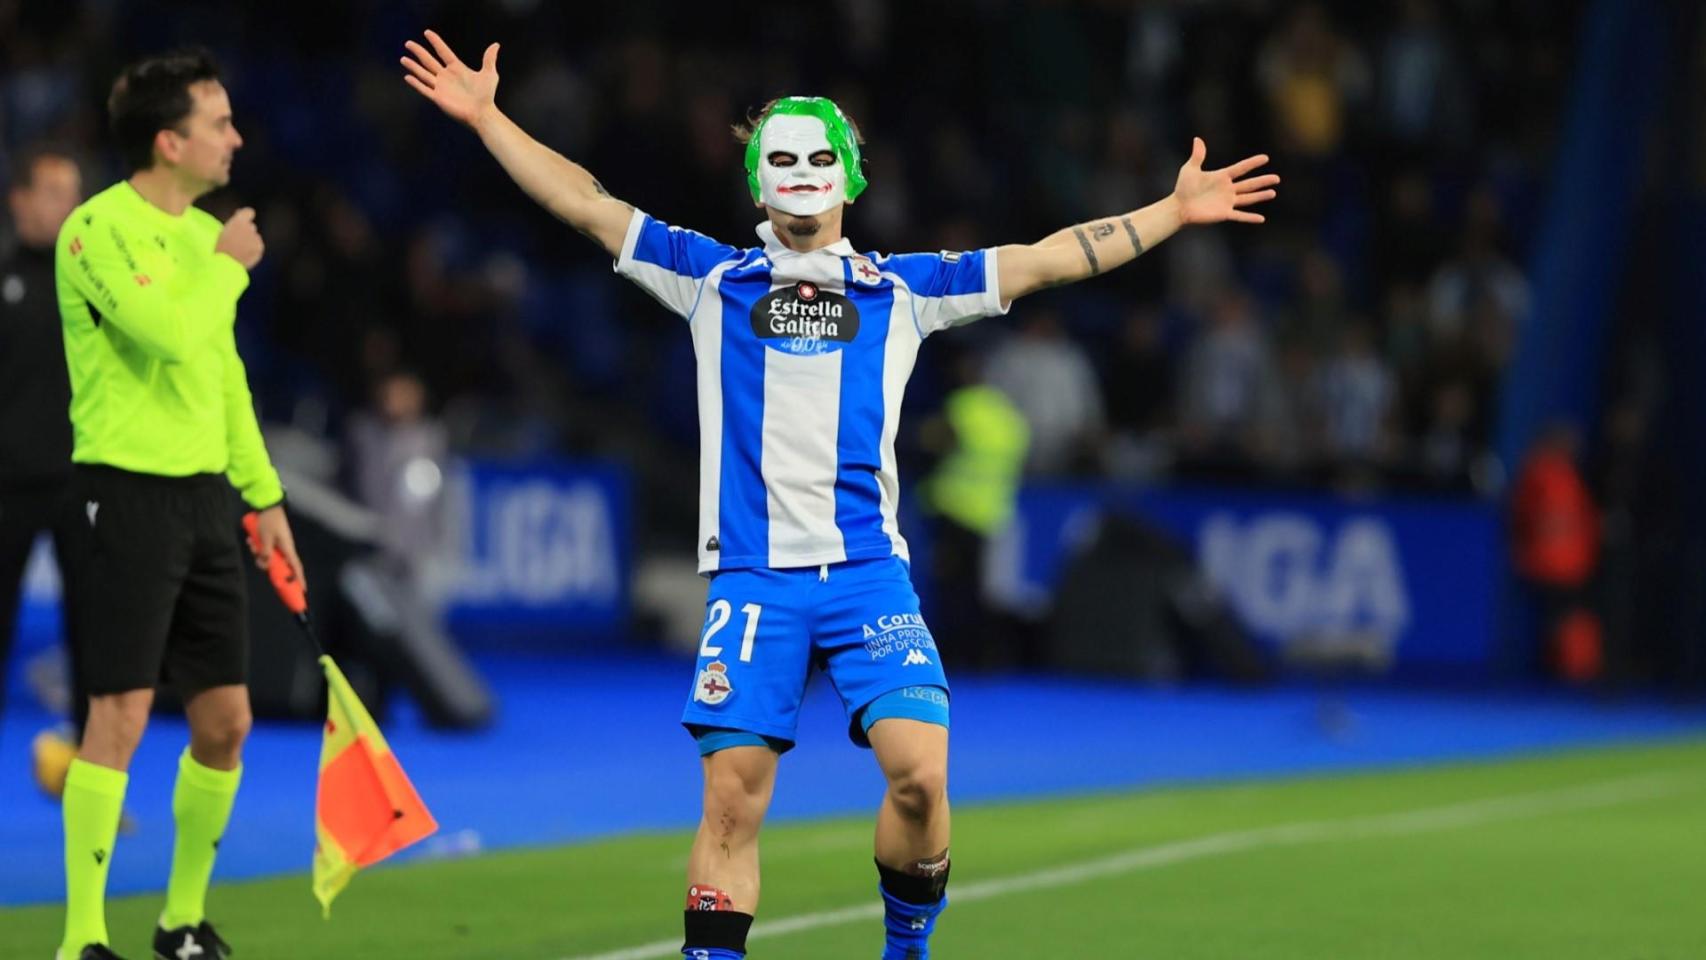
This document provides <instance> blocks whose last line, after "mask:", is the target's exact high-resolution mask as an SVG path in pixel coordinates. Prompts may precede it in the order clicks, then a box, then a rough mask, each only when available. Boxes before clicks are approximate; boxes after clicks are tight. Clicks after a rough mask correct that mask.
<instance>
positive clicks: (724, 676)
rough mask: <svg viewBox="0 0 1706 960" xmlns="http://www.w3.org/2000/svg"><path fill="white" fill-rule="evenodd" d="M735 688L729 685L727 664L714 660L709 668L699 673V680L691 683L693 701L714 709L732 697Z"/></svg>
mask: <svg viewBox="0 0 1706 960" xmlns="http://www.w3.org/2000/svg"><path fill="white" fill-rule="evenodd" d="M734 692H735V688H734V687H733V686H732V685H731V684H730V683H729V667H728V664H725V663H723V662H722V661H721V660H714V661H712V662H711V665H710V666H707V667H706V668H705V669H703V670H701V671H699V679H698V680H696V681H694V683H693V699H695V700H697V701H699V702H700V703H702V704H704V705H705V706H707V707H714V706H716V705H718V704H720V703H722V702H723V701H724V700H727V699H728V698H729V697H731V696H733V695H734Z"/></svg>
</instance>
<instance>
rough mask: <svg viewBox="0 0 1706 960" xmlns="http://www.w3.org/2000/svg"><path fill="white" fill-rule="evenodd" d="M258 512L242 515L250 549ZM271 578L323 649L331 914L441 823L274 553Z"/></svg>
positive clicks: (324, 855)
mask: <svg viewBox="0 0 1706 960" xmlns="http://www.w3.org/2000/svg"><path fill="white" fill-rule="evenodd" d="M256 524H257V517H256V516H255V514H253V513H251V514H248V515H247V516H245V517H244V518H243V529H244V530H245V531H246V532H247V533H248V535H249V546H250V548H251V549H257V550H258V547H259V543H260V541H259V539H258V536H257V534H256ZM267 576H268V578H269V579H271V580H272V585H273V588H274V589H275V590H277V591H278V596H279V599H280V600H283V601H284V605H285V607H286V608H287V609H289V610H290V612H291V613H292V614H294V615H295V616H296V621H297V623H299V624H301V626H302V630H303V633H304V634H305V635H306V636H307V637H308V639H309V642H311V643H313V645H314V649H315V650H316V651H318V652H319V654H320V668H321V670H323V671H324V672H325V674H326V726H325V730H324V735H323V737H322V739H321V742H320V786H319V790H318V791H317V793H316V795H315V799H314V839H315V843H314V896H315V898H316V899H318V900H319V901H320V906H321V909H322V910H323V911H324V913H325V915H326V916H327V917H330V916H331V915H332V900H333V898H335V897H336V896H337V895H338V893H339V892H341V891H342V890H343V888H344V887H346V886H348V885H349V882H350V878H351V877H353V876H355V872H356V871H357V870H359V869H361V868H362V867H365V866H369V865H371V864H375V863H378V862H379V861H381V860H383V859H385V858H386V857H388V856H390V855H391V854H393V853H396V852H397V851H398V850H401V849H403V848H404V847H406V846H408V845H409V844H411V843H414V842H416V841H418V840H422V839H425V838H426V837H429V836H431V835H432V834H433V832H434V831H436V830H437V829H438V821H436V820H434V819H433V817H432V813H431V812H429V811H428V810H427V808H426V804H425V803H423V802H422V801H421V797H420V794H419V793H416V792H415V788H414V785H413V784H411V783H410V782H409V777H408V775H407V774H405V773H404V772H403V766H402V764H400V763H398V762H397V755H396V754H394V753H392V752H391V745H390V744H388V743H386V742H385V735H384V734H383V733H380V732H379V725H378V724H377V723H374V722H373V715H372V714H370V713H368V712H367V707H365V706H363V705H362V702H361V698H360V697H358V696H356V693H355V691H354V690H353V689H351V688H350V685H349V681H348V680H347V679H345V678H344V674H343V671H342V670H339V669H338V665H337V664H336V663H334V662H333V661H332V658H331V657H329V656H327V655H326V653H325V651H323V650H321V649H320V642H319V640H318V639H317V638H316V637H315V636H314V622H313V620H312V619H310V618H309V616H308V596H307V592H306V589H305V585H304V584H303V583H302V582H301V581H299V580H297V579H296V575H295V574H294V573H293V572H292V571H291V569H290V566H289V564H287V563H286V562H285V560H284V557H283V556H282V555H281V554H279V553H278V551H276V550H274V551H273V554H272V556H271V557H269V558H267Z"/></svg>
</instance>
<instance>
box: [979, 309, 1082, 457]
mask: <svg viewBox="0 0 1706 960" xmlns="http://www.w3.org/2000/svg"><path fill="white" fill-rule="evenodd" d="M987 378H988V381H989V384H990V386H992V387H994V388H995V389H997V390H1000V391H1001V392H1002V393H1003V394H1005V395H1006V396H1007V397H1009V398H1010V399H1011V400H1012V401H1013V403H1014V405H1016V406H1017V407H1018V408H1019V410H1020V411H1021V412H1022V413H1023V414H1024V415H1025V422H1026V423H1027V424H1029V425H1030V429H1031V447H1030V455H1029V456H1028V457H1027V458H1026V461H1025V469H1026V471H1027V472H1029V473H1031V474H1033V475H1039V476H1060V475H1062V474H1067V473H1071V472H1073V471H1075V470H1078V469H1080V468H1081V467H1083V466H1084V465H1085V464H1087V463H1089V462H1091V461H1092V459H1093V455H1094V452H1095V450H1096V444H1097V443H1098V442H1099V441H1100V440H1101V435H1102V426H1103V415H1102V395H1101V393H1100V392H1099V390H1098V388H1097V380H1096V369H1095V367H1094V366H1092V365H1091V363H1090V357H1089V355H1088V354H1086V353H1085V352H1084V348H1083V347H1080V346H1079V345H1078V344H1077V343H1075V342H1073V340H1072V339H1071V338H1070V337H1068V336H1067V335H1066V330H1065V328H1064V327H1063V326H1062V325H1061V319H1060V314H1059V313H1057V312H1055V311H1054V310H1053V309H1052V308H1049V307H1039V308H1036V309H1033V310H1032V311H1031V312H1030V313H1028V314H1026V315H1025V318H1024V320H1023V321H1021V323H1020V325H1019V329H1018V332H1016V333H1014V334H1012V335H1009V336H1007V337H1006V338H1004V339H1003V340H1002V341H1001V343H1000V345H998V346H997V347H996V348H995V351H994V352H993V353H992V354H991V355H990V358H989V366H988V369H987Z"/></svg>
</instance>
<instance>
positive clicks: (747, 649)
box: [699, 600, 764, 663]
mask: <svg viewBox="0 0 1706 960" xmlns="http://www.w3.org/2000/svg"><path fill="white" fill-rule="evenodd" d="M740 612H741V613H744V614H746V631H745V632H744V633H742V634H741V638H740V662H741V663H751V662H752V641H753V640H754V639H756V638H757V637H758V618H759V616H760V615H762V614H763V613H764V608H763V607H762V606H759V605H758V604H756V603H749V604H746V605H745V606H743V607H741V608H740ZM733 615H734V607H733V606H731V605H730V604H729V602H728V601H727V600H718V601H716V602H715V603H713V604H711V613H710V615H709V616H707V617H706V618H705V639H703V640H701V641H699V656H701V657H720V656H722V655H723V648H722V647H714V646H712V645H711V638H712V637H714V636H716V635H717V631H719V630H721V629H723V628H724V627H726V626H728V625H729V618H730V617H731V616H733Z"/></svg>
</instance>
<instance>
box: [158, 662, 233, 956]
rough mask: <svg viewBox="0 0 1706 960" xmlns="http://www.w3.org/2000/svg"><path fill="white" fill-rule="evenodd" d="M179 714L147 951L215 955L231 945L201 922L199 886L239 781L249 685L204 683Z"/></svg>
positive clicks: (203, 886) (207, 876) (208, 873)
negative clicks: (162, 884) (184, 723)
mask: <svg viewBox="0 0 1706 960" xmlns="http://www.w3.org/2000/svg"><path fill="white" fill-rule="evenodd" d="M184 714H185V716H186V718H187V719H188V720H189V725H190V745H189V749H187V750H185V751H184V753H183V755H182V756H181V757H179V758H178V780H177V786H176V787H175V788H174V789H173V792H172V816H173V819H174V821H175V822H176V826H177V832H176V834H175V835H174V838H173V845H172V873H171V877H170V879H169V880H168V881H167V883H166V909H165V911H164V912H162V913H161V914H160V923H159V926H158V928H157V929H156V930H155V932H154V952H155V954H157V955H159V956H166V957H171V956H198V957H203V958H204V960H223V958H224V957H225V956H226V955H227V954H228V953H229V952H230V949H231V948H230V947H228V946H226V944H225V941H224V940H222V939H221V938H220V937H219V934H218V933H216V932H215V931H214V929H213V927H212V926H211V925H209V924H208V923H207V917H206V909H207V887H208V883H209V881H210V880H211V878H212V876H213V861H214V857H215V855H216V854H217V852H218V849H219V840H220V838H221V837H222V836H224V834H225V825H226V823H227V822H229V820H230V819H231V805H232V804H233V803H234V802H235V801H236V799H237V787H238V784H239V782H240V781H241V779H242V772H243V768H242V756H243V742H244V741H245V740H246V739H248V736H249V728H250V727H251V726H252V725H253V723H254V718H253V715H252V714H251V713H250V709H249V690H248V688H247V687H245V686H242V685H240V684H227V685H223V686H217V687H210V688H208V689H206V690H203V691H201V692H200V693H197V694H195V695H194V696H192V697H190V699H189V700H188V701H186V702H185V704H184Z"/></svg>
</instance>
